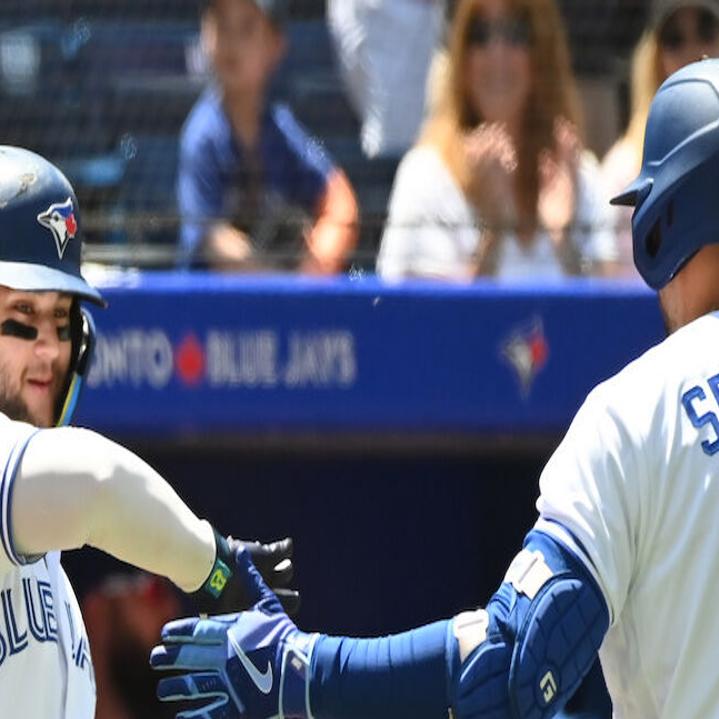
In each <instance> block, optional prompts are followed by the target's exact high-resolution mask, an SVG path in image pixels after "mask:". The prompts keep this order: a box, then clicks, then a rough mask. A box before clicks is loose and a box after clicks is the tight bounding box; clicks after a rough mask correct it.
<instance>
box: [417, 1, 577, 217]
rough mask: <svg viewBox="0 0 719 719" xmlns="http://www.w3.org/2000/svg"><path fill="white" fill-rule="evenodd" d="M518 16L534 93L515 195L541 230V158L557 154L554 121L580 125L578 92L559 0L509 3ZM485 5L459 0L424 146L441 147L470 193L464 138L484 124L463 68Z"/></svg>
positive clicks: (520, 149) (520, 148)
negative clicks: (524, 26)
mask: <svg viewBox="0 0 719 719" xmlns="http://www.w3.org/2000/svg"><path fill="white" fill-rule="evenodd" d="M506 2H507V6H508V10H509V12H510V13H512V14H513V15H517V16H519V17H521V18H525V19H526V20H527V22H528V23H529V26H530V37H531V41H530V46H529V48H528V51H529V53H530V63H531V72H532V89H531V91H530V96H529V98H528V101H527V104H526V107H525V111H524V117H523V118H522V122H521V127H522V130H523V131H522V137H520V138H518V142H519V146H518V147H517V161H518V166H517V175H516V185H515V187H516V192H517V205H518V207H519V211H520V215H521V217H523V218H524V220H525V222H526V221H528V222H530V223H531V224H532V225H533V226H534V225H536V215H537V199H538V196H539V157H540V154H541V153H542V152H543V151H550V152H553V151H555V149H556V147H555V136H554V128H555V122H556V121H557V120H558V119H565V120H568V121H569V122H571V123H573V124H574V125H575V126H579V123H580V112H579V100H578V95H577V89H576V85H575V80H574V75H573V73H572V68H571V62H570V55H569V47H568V44H567V39H566V33H565V30H564V24H563V22H562V18H561V15H560V13H559V9H558V8H557V5H556V3H555V1H554V0H506ZM483 6H484V0H460V2H459V4H458V5H457V8H456V11H455V15H454V19H453V22H452V26H451V30H450V39H449V51H448V58H449V60H448V67H447V71H446V73H445V74H444V76H443V78H442V79H443V84H444V87H443V88H441V94H439V95H438V100H437V102H436V106H435V108H434V113H433V114H432V115H431V116H430V118H429V120H428V122H427V124H426V127H425V130H424V132H423V134H422V137H421V140H420V142H421V143H422V144H431V145H433V146H434V147H436V148H437V150H438V151H439V153H440V156H441V157H442V159H443V160H444V162H445V164H446V165H447V167H448V168H449V170H450V172H451V173H452V175H453V176H454V177H455V179H456V180H457V182H458V183H459V185H460V187H461V188H462V190H463V191H464V192H465V194H467V193H468V190H469V183H470V176H469V168H468V167H467V164H466V161H465V157H464V152H463V149H462V138H463V137H464V136H465V135H466V134H467V132H468V131H470V130H472V129H473V128H475V127H476V126H477V125H479V124H481V123H482V122H483V118H482V117H481V116H480V115H479V114H478V113H477V112H476V110H475V108H474V107H473V106H472V103H471V102H470V100H469V98H468V97H467V92H466V83H465V79H464V68H465V64H466V57H467V53H468V51H469V49H470V48H469V39H468V27H469V25H470V24H471V23H472V21H473V20H474V19H475V18H476V16H477V14H479V13H480V12H481V11H482V8H483Z"/></svg>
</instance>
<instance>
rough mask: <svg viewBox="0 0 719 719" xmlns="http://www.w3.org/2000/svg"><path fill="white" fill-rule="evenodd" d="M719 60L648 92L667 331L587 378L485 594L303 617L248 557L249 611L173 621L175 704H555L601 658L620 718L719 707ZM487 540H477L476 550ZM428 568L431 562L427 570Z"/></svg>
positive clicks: (166, 656) (651, 203)
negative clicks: (402, 616) (518, 543)
mask: <svg viewBox="0 0 719 719" xmlns="http://www.w3.org/2000/svg"><path fill="white" fill-rule="evenodd" d="M717 187H719V60H705V61H702V62H697V63H694V64H692V65H689V66H687V67H685V68H684V69H682V70H680V71H679V72H677V73H676V74H674V75H672V76H671V77H670V78H669V79H668V80H667V81H666V82H665V83H664V84H663V85H662V87H661V88H660V89H659V91H658V93H657V95H656V97H655V99H654V101H653V103H652V107H651V112H650V115H649V119H648V124H647V130H646V139H645V147H644V160H643V166H642V170H641V173H640V175H639V177H638V179H637V180H636V181H635V182H634V183H633V184H632V185H631V186H630V187H629V188H628V190H627V191H626V192H625V193H624V194H623V195H621V196H620V197H618V198H615V200H614V202H615V203H616V204H627V205H631V206H633V207H634V208H635V210H634V215H633V219H632V230H633V241H634V257H635V262H636V265H637V268H638V270H639V272H640V273H641V275H642V277H643V278H644V279H645V281H646V282H647V283H648V284H649V285H650V286H651V287H652V288H653V289H655V290H658V292H659V301H660V304H661V307H662V310H663V313H664V315H665V318H666V324H667V328H668V330H669V332H670V335H669V337H668V338H667V339H666V340H665V341H664V342H662V343H661V344H660V345H658V346H656V347H654V348H653V349H651V350H649V351H648V352H647V353H646V354H645V355H643V356H642V357H640V358H639V359H637V360H636V361H634V362H632V363H631V364H629V365H628V366H627V367H626V368H625V369H623V370H622V371H621V372H619V373H618V374H617V375H616V376H615V377H613V378H611V379H610V380H608V381H606V382H604V383H603V384H601V385H599V386H598V387H596V388H595V389H594V390H593V391H592V392H591V393H590V394H589V396H588V398H587V400H586V401H585V403H584V405H583V406H582V407H581V409H580V410H579V412H578V413H577V416H576V417H575V419H574V421H573V422H572V425H571V427H570V429H569V431H568V433H567V435H566V437H565V438H564V440H563V441H562V443H561V444H560V446H559V448H558V449H557V450H556V452H555V453H554V455H553V456H552V458H551V459H550V461H549V462H548V464H547V466H546V467H545V469H544V471H543V473H542V476H541V479H540V490H541V494H540V498H539V500H538V510H539V518H538V520H537V522H536V524H535V526H534V527H533V529H532V530H531V531H530V532H529V534H528V535H527V537H526V539H525V541H524V546H523V548H522V550H521V551H520V552H519V554H518V555H517V556H516V558H515V559H514V560H513V561H512V563H511V564H510V566H509V569H508V570H507V573H506V575H505V577H504V580H503V582H502V584H501V586H500V588H499V589H498V591H497V592H496V593H495V594H494V596H493V597H492V598H491V600H490V601H489V603H488V605H487V606H486V607H485V608H482V609H478V610H476V611H471V612H467V613H465V614H461V615H459V616H457V617H454V618H453V619H451V620H449V621H443V622H437V623H435V624H432V625H429V626H425V627H422V628H419V629H415V630H413V631H409V632H407V633H405V634H400V635H397V636H392V637H388V638H382V639H362V640H358V639H350V638H346V637H329V636H325V635H319V634H307V633H304V632H301V631H299V630H298V629H297V627H296V626H295V625H294V624H293V623H292V622H291V621H290V620H289V619H288V618H287V617H286V616H285V614H284V612H283V611H282V609H281V607H280V606H279V604H278V602H277V600H276V599H275V597H274V595H273V594H272V592H271V591H270V590H269V589H267V588H266V586H265V584H264V583H263V581H262V579H261V578H260V577H259V576H258V575H257V573H256V572H255V571H254V569H253V566H252V563H251V562H250V560H249V558H248V557H247V554H246V552H239V553H238V555H237V560H238V566H239V567H240V568H241V571H240V574H241V576H242V579H243V581H244V582H245V585H246V587H247V590H248V593H254V596H255V598H256V600H257V602H256V604H255V606H254V607H253V608H252V610H251V611H248V612H244V613H241V614H239V615H233V616H230V617H224V618H223V617H220V618H214V619H213V618H210V619H204V620H197V619H193V620H180V621H177V622H174V623H170V624H168V625H166V627H165V628H164V630H163V644H162V645H161V646H159V647H156V648H155V650H153V653H152V656H151V663H152V664H153V665H154V666H155V667H157V668H180V669H183V670H185V672H184V674H181V675H179V676H175V677H167V678H163V679H162V680H161V681H160V684H159V688H158V693H159V696H160V698H162V699H165V700H175V699H180V698H182V699H185V698H190V699H198V700H200V701H201V702H202V709H199V710H198V711H197V713H193V714H186V715H185V714H183V715H182V716H188V717H189V716H197V717H200V716H201V717H205V718H208V717H223V718H225V719H228V718H229V717H250V718H252V719H260V718H262V719H264V718H265V717H295V718H297V717H302V718H304V717H315V718H316V719H324V718H325V717H327V718H329V717H333V718H334V719H341V718H344V717H351V718H353V719H354V718H355V717H356V718H357V719H359V718H360V717H367V716H371V717H374V718H375V719H383V718H385V717H387V718H389V717H414V718H415V719H417V718H420V719H423V718H427V719H429V718H430V717H437V718H441V717H448V716H449V717H452V716H454V717H457V718H458V719H465V718H469V717H477V719H479V718H482V719H500V718H502V719H503V718H508V717H511V718H513V719H519V718H521V719H540V718H541V719H544V718H546V717H551V716H554V715H555V714H556V713H557V712H558V711H559V710H560V708H561V707H562V706H563V705H564V704H565V702H566V701H567V700H568V698H569V697H570V696H571V695H572V693H573V692H574V690H575V689H576V687H577V685H578V684H579V681H580V679H581V678H582V676H583V675H584V674H585V672H587V670H588V669H589V667H590V665H591V664H592V662H593V660H594V658H595V657H596V655H597V653H599V656H600V658H601V662H602V666H603V669H604V673H605V676H606V680H607V684H608V688H609V692H610V695H611V697H612V701H613V705H614V715H615V716H616V717H617V718H621V719H660V718H661V719H679V718H681V719H705V718H706V717H719V684H718V683H717V682H716V680H715V676H714V667H715V666H716V665H715V663H714V662H715V661H716V654H717V647H718V646H719V613H718V612H717V598H716V591H715V590H716V586H717V585H716V582H717V577H719V551H717V548H719V521H717V514H718V513H719V202H717V197H716V193H717ZM477 551H483V550H482V548H481V547H478V548H477ZM428 571H431V567H428Z"/></svg>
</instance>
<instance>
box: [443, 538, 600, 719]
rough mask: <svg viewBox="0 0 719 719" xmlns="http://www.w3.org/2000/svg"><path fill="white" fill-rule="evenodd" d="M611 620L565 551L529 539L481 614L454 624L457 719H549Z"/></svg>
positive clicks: (582, 570)
mask: <svg viewBox="0 0 719 719" xmlns="http://www.w3.org/2000/svg"><path fill="white" fill-rule="evenodd" d="M608 627H609V613H608V611H607V607H606V603H605V601H604V598H603V596H602V593H601V591H600V589H599V587H598V586H597V584H596V582H595V580H594V578H593V577H592V576H591V575H590V573H589V572H588V571H587V569H586V568H585V567H584V565H583V564H582V563H581V562H580V561H579V560H578V559H577V558H576V557H575V556H574V555H573V554H572V553H571V552H569V550H567V549H565V548H564V547H562V546H561V545H560V544H558V543H557V542H556V541H555V540H554V539H552V538H551V537H549V536H547V535H545V534H542V533H541V532H538V531H532V532H530V533H529V534H528V535H527V539H526V541H525V544H524V549H522V551H521V552H520V553H519V554H518V555H517V556H516V557H515V559H514V561H513V562H512V564H511V565H510V567H509V570H508V571H507V575H506V576H505V578H504V582H503V583H502V586H501V587H500V588H499V590H498V591H497V593H496V594H495V595H494V596H493V597H492V599H491V600H490V602H489V604H488V605H487V608H486V610H478V611H476V612H467V613H465V614H461V615H459V616H458V617H455V619H454V621H453V627H452V632H451V634H450V638H449V647H448V650H449V651H448V655H447V659H448V662H449V680H450V699H451V704H452V707H453V710H454V713H455V716H456V717H457V719H470V718H474V717H477V718H479V717H481V718H482V719H549V717H552V716H554V715H555V714H556V713H557V712H558V711H559V710H560V709H562V707H563V706H564V705H565V704H566V703H567V702H568V701H569V699H570V698H571V696H572V694H574V692H575V691H576V689H577V687H578V686H579V684H580V682H581V680H582V678H583V677H584V675H585V674H586V673H587V672H588V671H589V669H590V668H591V666H592V663H593V662H594V659H595V658H596V655H597V652H598V650H599V647H600V645H601V643H602V640H603V639H604V635H605V634H606V632H607V629H608Z"/></svg>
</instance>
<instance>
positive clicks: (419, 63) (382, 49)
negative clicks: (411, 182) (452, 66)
mask: <svg viewBox="0 0 719 719" xmlns="http://www.w3.org/2000/svg"><path fill="white" fill-rule="evenodd" d="M446 4H447V3H446V0H327V20H328V24H329V29H330V34H331V36H332V39H333V41H334V45H335V49H336V51H337V57H338V60H339V67H340V70H341V72H342V75H343V77H344V80H345V85H346V87H347V91H348V94H349V97H350V100H351V102H352V104H353V106H354V108H355V110H356V111H357V113H358V115H359V117H360V119H361V123H362V131H361V140H362V149H363V151H364V153H365V155H367V157H369V158H375V157H397V158H399V157H401V156H402V155H403V154H404V153H405V152H406V151H407V150H408V149H409V148H410V147H411V146H412V145H413V144H414V142H415V140H416V138H417V134H418V132H419V129H420V126H421V123H422V120H423V119H424V108H425V89H426V85H427V73H428V72H429V67H430V62H431V60H432V56H433V55H434V52H435V51H436V50H437V49H438V48H439V46H440V44H441V41H442V34H443V31H444V25H445V12H446ZM398 38H401V39H402V40H401V42H398Z"/></svg>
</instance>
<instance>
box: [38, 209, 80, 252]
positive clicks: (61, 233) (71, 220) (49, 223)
mask: <svg viewBox="0 0 719 719" xmlns="http://www.w3.org/2000/svg"><path fill="white" fill-rule="evenodd" d="M37 221H38V222H39V223H40V224H41V225H42V226H43V227H47V228H48V229H49V230H50V231H51V232H52V235H53V237H54V238H55V245H56V247H57V254H58V256H59V257H60V259H62V256H63V255H64V254H65V248H66V247H67V243H68V242H70V240H72V239H74V238H75V235H76V234H77V220H76V219H75V208H74V207H73V204H72V198H70V197H68V198H67V200H65V202H56V203H54V204H52V205H50V207H48V208H47V210H45V212H41V213H40V214H39V215H38V216H37Z"/></svg>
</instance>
